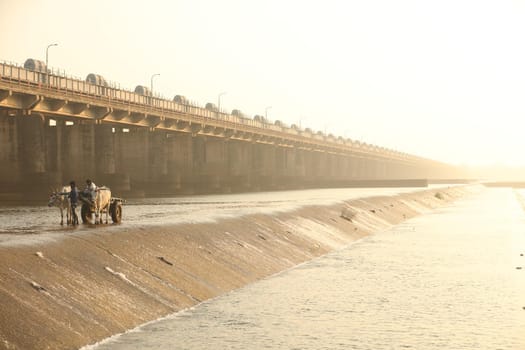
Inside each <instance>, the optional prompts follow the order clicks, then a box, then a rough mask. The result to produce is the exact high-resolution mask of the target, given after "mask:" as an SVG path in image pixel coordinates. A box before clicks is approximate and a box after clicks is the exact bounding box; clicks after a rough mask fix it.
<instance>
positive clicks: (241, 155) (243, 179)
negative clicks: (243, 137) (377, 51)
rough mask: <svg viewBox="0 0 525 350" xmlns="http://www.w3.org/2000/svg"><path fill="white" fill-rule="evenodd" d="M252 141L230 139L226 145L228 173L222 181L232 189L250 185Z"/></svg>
mask: <svg viewBox="0 0 525 350" xmlns="http://www.w3.org/2000/svg"><path fill="white" fill-rule="evenodd" d="M252 146H253V145H252V143H250V142H246V141H237V140H230V141H228V142H227V147H228V157H227V158H228V174H227V178H226V179H225V181H224V183H225V186H226V187H230V188H231V189H232V190H234V191H239V190H240V191H242V190H247V189H250V188H251V186H252V169H253V167H252V161H253V151H252Z"/></svg>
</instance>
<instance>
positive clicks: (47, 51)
mask: <svg viewBox="0 0 525 350" xmlns="http://www.w3.org/2000/svg"><path fill="white" fill-rule="evenodd" d="M51 46H58V44H57V43H55V44H49V45H47V47H46V69H47V64H48V61H49V48H50V47H51Z"/></svg>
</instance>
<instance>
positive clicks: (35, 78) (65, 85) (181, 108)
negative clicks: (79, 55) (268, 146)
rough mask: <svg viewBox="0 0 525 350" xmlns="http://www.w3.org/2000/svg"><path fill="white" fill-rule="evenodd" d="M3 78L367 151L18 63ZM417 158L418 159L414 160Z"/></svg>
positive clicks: (2, 66)
mask: <svg viewBox="0 0 525 350" xmlns="http://www.w3.org/2000/svg"><path fill="white" fill-rule="evenodd" d="M0 79H1V80H4V81H9V82H10V83H12V84H16V85H20V86H30V87H32V88H37V89H41V90H42V91H56V92H60V93H62V94H64V95H66V96H68V95H76V96H91V97H95V98H97V99H100V100H102V101H107V102H108V103H111V102H117V103H124V104H128V105H136V106H144V107H148V108H153V109H155V110H156V111H158V112H160V113H161V114H162V113H163V112H176V113H184V114H189V115H192V117H195V118H196V119H198V120H200V121H214V122H216V121H223V122H225V123H228V124H240V125H246V126H250V127H253V128H257V129H266V130H272V131H275V132H278V133H284V134H289V135H298V136H301V137H305V138H310V139H313V140H318V141H323V142H326V143H337V144H343V145H345V146H346V147H348V148H352V149H355V150H356V151H361V152H362V151H364V148H363V147H359V145H358V144H357V145H356V144H354V142H352V141H351V140H346V141H343V142H341V141H340V140H337V139H336V138H335V137H333V136H331V135H324V134H322V133H319V132H318V133H312V132H307V131H305V130H302V129H300V130H298V129H297V128H290V127H287V126H285V125H284V124H281V123H279V125H278V124H274V123H269V122H267V121H260V120H255V119H250V118H245V117H241V116H236V115H231V114H227V113H223V112H219V111H212V110H208V109H206V108H202V107H198V106H195V105H191V104H179V103H177V102H175V101H170V100H167V99H164V98H159V97H155V96H151V95H141V94H138V93H135V92H132V91H128V90H125V89H121V88H116V87H113V86H104V85H97V84H92V83H90V82H87V81H85V80H81V79H78V78H72V77H68V76H66V75H65V74H57V73H56V72H51V71H47V72H38V71H32V70H28V69H25V68H23V67H20V66H18V65H16V64H11V63H5V62H4V63H0ZM366 151H367V152H366V153H369V154H371V155H373V154H376V155H379V154H380V153H381V154H385V153H386V152H381V151H380V150H378V149H377V147H369V148H368V147H367V149H366ZM392 152H394V154H396V155H397V156H398V157H400V158H407V159H409V158H412V159H413V157H411V156H409V155H406V154H404V153H400V152H396V151H392ZM414 158H418V157H414Z"/></svg>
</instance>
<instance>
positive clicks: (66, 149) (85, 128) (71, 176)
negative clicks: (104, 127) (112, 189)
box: [60, 121, 98, 187]
mask: <svg viewBox="0 0 525 350" xmlns="http://www.w3.org/2000/svg"><path fill="white" fill-rule="evenodd" d="M94 127H95V125H94V124H93V122H91V121H76V122H74V123H73V124H71V125H67V124H66V125H65V126H63V127H62V128H61V140H62V142H61V144H62V146H61V149H60V153H61V168H62V177H63V179H64V181H66V182H69V181H70V180H75V181H76V182H77V184H78V186H79V187H81V186H82V184H83V183H84V180H85V179H87V178H93V179H94V181H95V183H96V181H97V180H96V179H95V175H96V174H95V129H94ZM97 185H98V184H97Z"/></svg>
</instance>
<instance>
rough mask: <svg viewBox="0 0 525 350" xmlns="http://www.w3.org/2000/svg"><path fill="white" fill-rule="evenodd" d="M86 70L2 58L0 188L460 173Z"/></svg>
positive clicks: (173, 185)
mask: <svg viewBox="0 0 525 350" xmlns="http://www.w3.org/2000/svg"><path fill="white" fill-rule="evenodd" d="M88 78H89V76H88ZM88 80H89V81H84V80H80V79H73V78H69V77H66V76H62V75H57V74H53V73H50V72H49V71H48V70H47V68H46V69H39V70H34V69H33V70H31V69H25V68H22V67H19V66H17V65H13V64H0V169H1V171H0V194H1V193H3V194H4V195H5V194H8V193H19V192H24V190H25V191H37V190H39V189H43V190H44V191H46V192H47V191H48V189H49V186H51V185H58V184H63V183H66V182H68V181H69V180H70V179H76V180H77V182H83V180H84V179H86V178H93V179H94V180H95V182H96V183H97V184H99V185H102V184H106V185H108V186H111V187H112V188H113V189H114V190H116V191H119V192H130V191H131V192H135V193H137V194H139V193H144V192H146V193H150V194H176V193H209V192H228V191H247V190H264V189H286V188H306V187H326V186H348V185H352V184H355V183H356V181H368V180H401V179H423V178H425V179H426V178H439V179H443V178H455V177H458V176H459V174H458V173H457V170H456V169H455V168H454V167H452V166H449V165H447V164H443V163H439V162H435V161H432V160H429V159H424V158H420V157H417V156H413V155H409V154H405V153H401V152H396V151H393V150H389V149H386V148H383V147H379V146H375V145H370V144H366V143H360V142H357V141H353V140H350V139H345V138H342V137H336V136H333V135H325V134H323V133H322V132H314V131H312V130H310V129H301V128H299V127H296V126H292V127H288V126H286V125H284V124H283V123H281V122H275V123H270V122H269V121H267V120H265V119H264V118H261V117H258V118H255V119H252V118H247V117H245V116H243V115H242V114H240V113H235V115H232V114H227V113H224V112H223V111H219V110H217V109H216V108H213V107H209V108H201V107H198V106H195V105H192V104H190V103H188V102H187V101H186V100H185V99H183V98H179V99H177V101H178V102H176V101H170V100H166V99H162V98H158V97H154V96H152V95H151V93H150V92H149V91H148V90H147V89H142V90H140V89H139V90H136V91H137V92H131V91H127V90H123V89H118V88H113V87H110V86H109V85H108V84H107V83H106V82H105V81H104V80H103V79H101V78H100V79H88Z"/></svg>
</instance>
